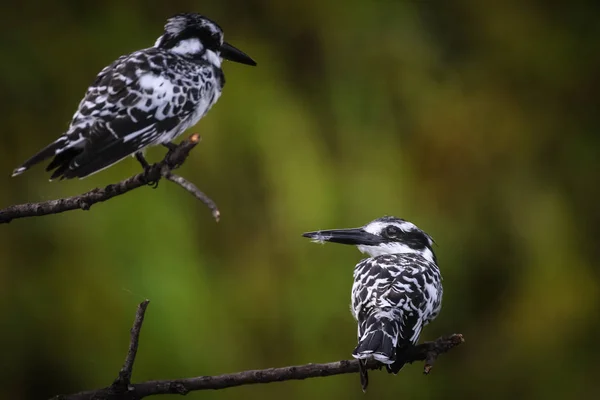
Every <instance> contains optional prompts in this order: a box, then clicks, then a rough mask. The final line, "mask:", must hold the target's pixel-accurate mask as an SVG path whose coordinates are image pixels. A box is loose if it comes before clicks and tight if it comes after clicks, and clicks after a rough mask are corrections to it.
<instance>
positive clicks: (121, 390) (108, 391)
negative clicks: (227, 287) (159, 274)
mask: <svg viewBox="0 0 600 400" xmlns="http://www.w3.org/2000/svg"><path fill="white" fill-rule="evenodd" d="M147 306H148V300H146V301H144V302H142V303H141V304H140V305H139V306H138V310H137V314H136V317H135V322H134V324H133V328H132V329H131V342H130V344H129V350H128V352H127V357H126V359H125V364H124V365H123V367H122V368H121V371H120V372H119V375H118V377H117V379H116V380H115V381H114V382H113V384H112V385H111V386H108V387H106V388H102V389H97V390H90V391H85V392H80V393H75V394H70V395H58V396H56V397H54V399H55V400H59V399H60V400H83V399H85V400H89V399H94V400H109V399H111V400H116V399H119V400H134V399H135V400H138V399H142V398H144V397H147V396H151V395H157V394H181V395H186V394H188V393H189V392H191V391H195V390H208V389H213V390H214V389H226V388H230V387H235V386H242V385H253V384H257V383H271V382H282V381H289V380H302V379H307V378H316V377H325V376H332V375H341V374H350V373H355V372H358V361H357V360H343V361H336V362H331V363H327V364H306V365H298V366H290V367H282V368H269V369H261V370H250V371H242V372H236V373H232V374H225V375H216V376H198V377H194V378H184V379H173V380H158V381H147V382H142V383H131V373H132V370H133V363H134V361H135V355H136V352H137V348H138V342H139V335H140V329H141V327H142V322H143V320H144V314H145V312H146V307H147ZM463 342H464V339H463V336H462V335H460V334H454V335H451V336H448V337H440V338H438V339H437V340H435V341H432V342H425V343H422V344H419V345H417V346H414V347H413V348H412V349H411V350H410V353H409V354H408V360H409V362H414V361H425V369H424V372H425V373H426V374H428V373H429V372H430V371H431V368H432V367H433V363H434V361H435V360H436V359H437V357H438V356H439V355H440V354H442V353H445V352H447V351H448V350H450V349H451V348H453V347H455V346H458V345H460V344H461V343H463ZM380 368H381V364H379V363H377V362H375V361H371V362H369V363H368V364H367V369H380Z"/></svg>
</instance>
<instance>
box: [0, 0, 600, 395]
mask: <svg viewBox="0 0 600 400" xmlns="http://www.w3.org/2000/svg"><path fill="white" fill-rule="evenodd" d="M599 4H600V3H597V2H595V3H594V2H588V3H587V4H586V3H585V2H572V3H570V4H565V5H563V6H560V7H559V6H557V5H550V4H548V2H543V1H517V0H509V1H503V2H482V1H475V0H458V1H454V2H442V1H391V0H375V1H364V0H363V1H358V0H349V1H346V2H343V3H341V2H337V1H323V0H320V1H315V0H302V1H294V2H284V1H278V2H276V1H267V0H231V1H203V2H200V1H198V2H192V1H182V0H174V1H169V2H166V1H160V2H159V1H141V0H137V1H135V0H134V1H127V2H125V1H120V2H117V1H106V2H76V1H67V0H64V1H53V2H45V3H44V2H41V1H40V2H27V1H26V2H20V3H19V2H13V3H12V4H7V2H3V4H2V9H1V12H2V16H3V22H2V26H1V28H0V29H1V30H2V31H1V34H0V50H1V54H2V59H1V62H0V89H1V91H2V106H1V107H0V110H1V111H0V112H1V115H2V131H3V133H2V135H0V154H1V157H0V171H3V172H1V173H0V188H1V189H0V207H5V206H8V205H11V204H18V203H24V202H30V201H42V200H47V199H53V198H57V197H64V196H69V195H73V194H78V193H81V192H83V191H87V190H89V189H91V188H94V187H97V186H103V185H106V184H109V183H111V182H115V181H118V180H120V179H122V178H125V177H127V176H129V175H131V174H133V173H136V172H138V171H139V165H138V164H137V162H136V161H135V160H133V159H127V160H125V161H123V162H121V163H119V164H118V165H117V166H114V167H113V168H111V169H109V170H106V171H104V172H102V173H99V174H96V175H94V176H92V177H90V178H88V179H85V180H82V181H63V182H54V183H49V182H48V174H46V173H45V172H44V171H43V167H42V166H38V167H36V168H34V169H32V170H31V171H29V172H28V173H27V174H25V175H23V176H19V177H18V178H10V173H11V171H12V170H13V168H15V167H16V166H17V165H19V164H20V163H21V162H22V161H24V160H25V159H26V158H28V157H29V156H30V155H32V154H33V153H34V152H36V151H37V150H39V149H40V148H42V147H43V146H45V145H46V144H48V143H49V142H50V141H52V140H54V139H55V138H56V137H57V136H58V135H59V134H61V133H62V132H63V131H64V129H65V128H66V126H67V124H68V121H69V119H70V117H71V116H72V113H73V112H74V110H75V107H76V106H77V104H78V102H79V100H80V98H81V96H82V95H83V93H84V91H85V89H86V88H87V86H88V85H89V84H90V83H91V82H92V81H93V79H94V77H95V75H96V73H97V72H99V70H100V69H101V68H103V67H104V66H105V65H107V64H109V63H110V62H111V61H112V60H114V59H115V58H116V57H118V56H120V55H121V54H125V53H129V52H131V51H134V50H136V49H139V48H144V47H148V46H151V45H152V44H153V43H154V40H155V39H156V38H157V37H158V36H159V35H160V34H161V31H162V26H163V24H164V21H165V19H166V18H167V17H169V16H171V15H172V14H175V13H177V12H182V11H195V12H200V13H202V14H205V15H207V16H209V17H211V18H213V19H215V20H216V21H218V23H219V24H220V25H221V26H222V27H223V29H224V31H225V36H226V39H227V40H228V41H230V42H231V43H233V44H234V45H236V46H238V47H239V48H241V49H242V50H244V51H245V52H247V53H248V54H250V55H251V56H252V57H254V58H255V59H256V60H257V61H258V67H257V68H250V67H246V66H243V65H239V64H233V63H226V64H224V69H225V73H226V76H227V85H226V87H225V90H224V93H223V96H222V98H221V100H220V101H219V102H218V104H217V105H216V106H215V107H214V108H213V110H212V111H211V112H210V113H209V114H208V116H207V117H206V118H205V119H203V120H202V121H201V122H200V123H199V124H198V125H197V126H196V127H195V128H193V129H191V130H190V133H191V132H197V133H200V134H201V135H202V137H203V141H202V143H201V144H200V145H199V146H198V147H197V148H196V149H195V150H194V151H193V152H192V155H191V157H190V158H189V159H188V161H187V162H186V163H185V165H184V166H183V168H182V169H181V170H180V173H181V174H182V175H183V176H185V177H187V178H189V179H190V180H192V181H194V182H195V183H197V184H198V186H200V188H201V189H202V190H204V191H205V192H206V193H207V194H208V195H210V196H211V197H212V198H213V199H214V200H215V201H216V202H217V204H218V205H219V207H220V209H221V212H222V220H221V222H219V223H218V224H217V223H215V222H214V221H213V220H212V218H211V215H210V212H209V211H208V210H207V209H206V208H205V207H204V206H203V205H202V204H200V203H199V202H198V201H196V200H195V199H194V198H192V196H190V195H189V194H188V193H186V192H185V191H183V190H181V188H179V187H177V186H175V185H173V184H171V183H169V182H161V184H160V186H159V187H158V189H157V190H152V189H151V188H141V189H138V190H136V191H134V192H131V193H129V194H127V195H124V196H121V197H118V198H116V199H113V200H111V201H109V202H107V203H105V204H98V205H95V206H93V207H92V209H91V210H90V211H89V212H83V211H73V212H69V213H65V214H61V215H54V216H46V217H41V218H29V219H23V220H15V221H13V222H12V223H10V224H8V225H1V226H0V252H1V257H0V324H1V327H2V329H1V330H0V339H1V342H2V344H3V350H2V356H1V357H0V366H1V369H0V398H3V399H39V398H46V397H49V396H51V395H55V394H58V393H69V392H75V391H79V390H84V389H93V388H96V387H103V386H106V385H108V384H110V383H111V382H112V380H113V379H114V378H115V376H116V374H117V372H118V370H119V368H120V366H121V364H122V362H123V360H124V356H125V352H126V349H127V345H128V340H129V334H128V332H129V329H130V327H131V323H132V321H133V316H134V313H135V308H136V306H137V304H138V303H139V302H140V301H142V300H143V299H145V298H148V299H150V300H151V303H150V306H149V308H148V312H147V315H146V322H145V324H144V328H143V331H142V336H141V343H140V352H139V355H138V359H137V362H136V364H135V369H134V381H138V382H139V381H144V380H148V379H167V378H181V377H188V376H197V375H212V374H221V373H227V372H234V371H241V370H244V369H255V368H268V367H275V366H285V365H294V364H304V363H309V362H329V361H335V360H340V359H347V358H349V357H350V353H351V351H352V350H353V348H354V346H355V342H356V338H355V332H356V325H355V322H354V321H353V320H352V317H351V315H350V312H349V301H350V287H351V284H352V269H353V266H354V264H355V263H356V262H357V261H358V260H360V259H361V255H360V254H359V252H358V251H357V250H356V249H354V248H350V247H345V246H337V245H327V246H317V245H314V244H311V243H310V242H309V241H308V240H306V239H303V238H302V237H301V236H300V235H301V233H302V232H304V231H308V230H316V229H323V228H342V227H353V226H359V225H362V224H364V223H366V222H368V221H370V220H372V219H374V218H377V217H380V216H382V215H384V214H391V215H395V216H398V217H402V218H405V219H408V220H410V221H412V222H414V223H416V224H417V225H418V226H419V227H421V228H422V229H424V230H425V231H427V232H428V233H430V234H431V235H432V236H433V237H434V238H435V239H436V241H437V243H438V247H437V248H436V252H437V255H438V259H439V262H440V268H441V270H442V273H443V275H444V287H445V297H444V306H443V310H442V313H441V315H440V317H439V318H438V319H437V320H436V321H435V322H434V323H433V324H431V325H429V326H428V327H427V328H426V329H425V331H424V334H423V336H422V338H421V339H422V340H428V339H433V338H435V337H437V336H439V335H442V334H450V333H454V332H460V333H463V334H464V335H465V338H466V340H467V342H466V343H465V345H463V346H461V347H459V348H456V349H454V350H453V351H451V352H450V353H449V354H447V355H444V356H442V357H441V358H440V359H439V360H438V363H437V364H436V367H435V369H434V371H433V374H432V375H431V376H429V377H424V376H423V375H422V374H421V372H422V364H415V365H412V366H408V367H406V368H405V369H404V370H403V371H402V372H401V373H400V374H399V375H398V376H391V375H388V374H386V373H384V372H379V373H377V372H374V373H372V374H371V386H370V388H369V391H368V393H367V394H366V395H363V393H362V392H361V390H360V386H359V382H358V376H357V375H355V374H352V375H344V376H336V377H330V378H326V379H311V380H308V381H302V382H285V383H276V384H269V385H259V386H246V387H240V388H234V389H227V390H223V391H214V392H213V391H209V392H196V393H192V394H190V395H189V396H188V397H189V398H192V399H237V398H241V397H242V396H243V397H247V398H252V399H254V398H261V399H279V398H286V399H290V400H291V399H307V398H340V399H352V398H356V399H366V398H371V399H382V398H385V399H455V398H461V399H482V398H486V399H508V398H512V399H514V398H518V399H525V398H526V399H571V398H595V396H598V393H600V380H599V379H598V374H599V373H600V369H599V367H598V365H599V363H598V360H599V357H600V350H599V349H598V342H597V341H598V337H600V321H599V318H598V316H599V315H600V302H599V297H600V285H599V278H600V276H599V275H600V273H599V269H598V262H597V261H596V260H598V259H599V258H600V251H599V249H600V247H599V240H600V208H599V207H598V194H599V190H598V187H599V184H600V162H599V149H600V134H599V129H598V127H599V124H598V118H599V117H598V112H599V111H600V107H599V102H598V92H599V89H600V80H599V78H598V77H599V72H598V71H599V70H600V69H599V68H600V56H599V52H598V47H597V46H598V43H599V38H600V25H599V24H598V22H597V16H598V12H599V11H600V5H599ZM163 154H164V149H162V148H160V149H159V148H156V149H153V150H151V151H150V152H149V154H148V156H149V158H150V159H152V160H158V159H160V158H161V157H162V156H163ZM163 398H165V399H166V398H175V396H171V397H168V396H167V397H163Z"/></svg>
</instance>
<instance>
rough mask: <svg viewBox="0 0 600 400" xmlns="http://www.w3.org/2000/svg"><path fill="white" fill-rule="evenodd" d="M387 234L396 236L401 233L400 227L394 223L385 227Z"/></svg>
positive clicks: (390, 236)
mask: <svg viewBox="0 0 600 400" xmlns="http://www.w3.org/2000/svg"><path fill="white" fill-rule="evenodd" d="M385 235H386V236H387V237H389V238H396V237H398V236H399V235H400V228H398V227H397V226H394V225H390V226H388V227H387V228H385Z"/></svg>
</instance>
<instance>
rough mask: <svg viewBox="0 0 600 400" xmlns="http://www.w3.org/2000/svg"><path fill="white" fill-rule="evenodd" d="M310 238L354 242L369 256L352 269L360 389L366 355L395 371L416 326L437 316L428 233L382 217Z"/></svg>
mask: <svg viewBox="0 0 600 400" xmlns="http://www.w3.org/2000/svg"><path fill="white" fill-rule="evenodd" d="M303 236H305V237H308V238H311V239H313V240H314V241H315V242H319V243H324V242H334V243H342V244H351V245H356V246H357V247H358V249H359V250H360V251H361V252H363V253H367V254H368V255H369V256H370V258H366V259H364V260H362V261H360V262H359V263H358V264H357V265H356V267H355V268H354V284H353V286H352V304H351V311H352V315H353V316H354V318H355V319H356V320H357V322H358V345H357V346H356V348H355V349H354V352H353V353H352V355H353V357H354V358H357V359H359V361H360V363H359V365H360V366H361V371H360V372H361V384H362V386H363V390H366V387H367V385H368V375H367V370H366V368H365V365H366V362H367V361H368V360H369V359H375V360H377V361H379V362H381V363H383V364H385V365H386V368H387V370H388V371H389V372H391V373H394V374H396V373H398V371H400V369H401V368H402V366H403V365H404V364H405V363H406V362H407V360H406V358H404V352H405V350H406V349H408V348H409V347H410V346H413V345H415V344H416V343H417V341H418V340H419V335H420V334H421V330H422V329H423V327H424V326H425V325H427V324H428V323H429V322H431V321H432V320H433V319H434V318H435V317H437V315H438V313H439V312H440V308H441V305H442V292H443V290H442V282H441V281H442V277H441V275H440V270H439V268H438V266H437V261H436V257H435V254H434V253H433V249H432V245H433V240H432V239H431V237H430V236H429V235H428V234H426V233H425V232H423V231H422V230H421V229H419V228H418V227H417V226H415V225H414V224H413V223H411V222H408V221H405V220H403V219H400V218H396V217H391V216H385V217H382V218H379V219H376V220H374V221H372V222H370V223H368V224H367V225H365V226H363V227H362V228H354V229H334V230H322V231H316V232H308V233H305V234H304V235H303Z"/></svg>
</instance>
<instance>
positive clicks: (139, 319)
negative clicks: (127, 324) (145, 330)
mask: <svg viewBox="0 0 600 400" xmlns="http://www.w3.org/2000/svg"><path fill="white" fill-rule="evenodd" d="M148 303H150V300H144V301H143V302H141V303H140V305H139V306H138V309H137V312H136V314H135V320H134V321H133V327H132V328H131V340H130V342H129V350H127V357H125V363H124V364H123V367H122V368H121V370H120V371H119V376H118V378H117V379H115V381H114V382H113V386H114V387H122V388H125V389H127V387H128V386H129V384H130V383H131V374H132V373H133V363H134V362H135V356H136V355H137V349H138V343H139V341H140V330H141V329H142V324H143V323H144V314H145V313H146V308H148Z"/></svg>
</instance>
